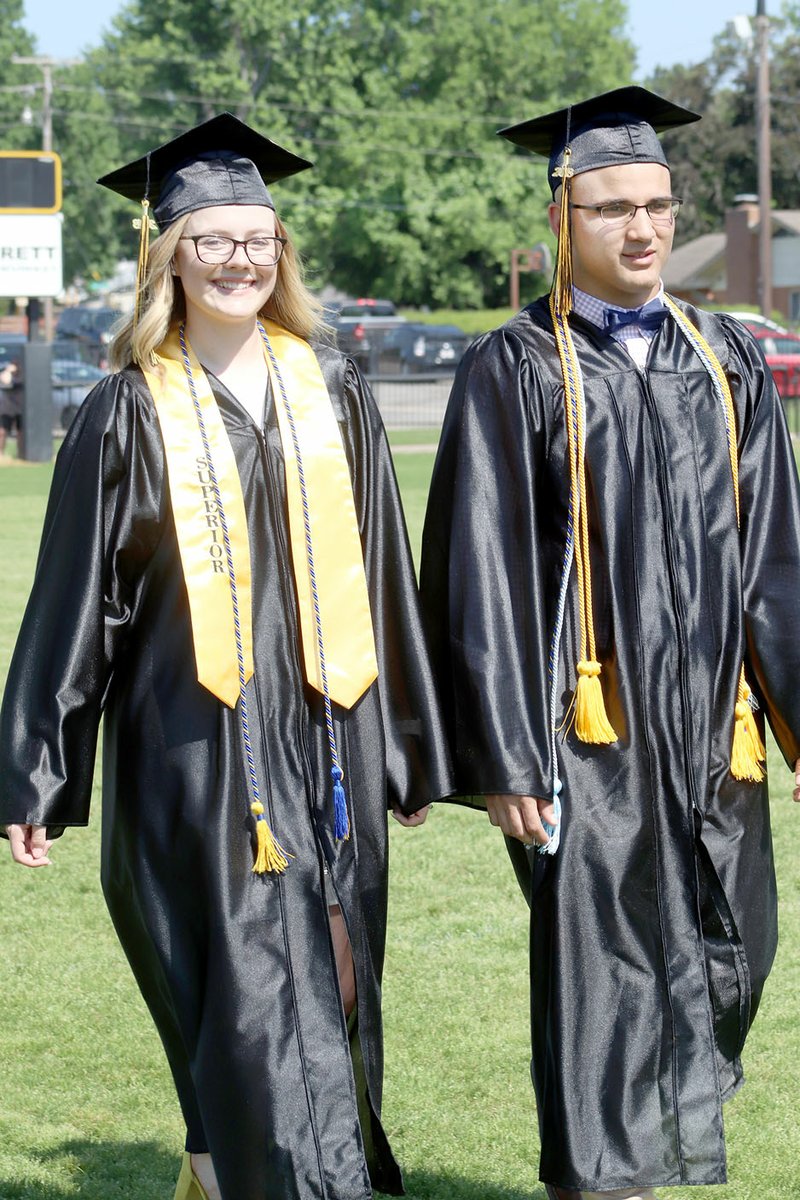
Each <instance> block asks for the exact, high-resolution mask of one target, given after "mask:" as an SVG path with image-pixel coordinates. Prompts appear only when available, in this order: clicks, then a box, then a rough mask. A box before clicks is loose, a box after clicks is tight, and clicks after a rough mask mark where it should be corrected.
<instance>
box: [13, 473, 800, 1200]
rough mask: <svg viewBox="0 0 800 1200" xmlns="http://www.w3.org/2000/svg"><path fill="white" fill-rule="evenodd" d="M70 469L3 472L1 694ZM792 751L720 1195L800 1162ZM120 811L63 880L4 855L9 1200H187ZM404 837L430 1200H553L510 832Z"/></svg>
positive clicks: (768, 1182) (73, 835)
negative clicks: (121, 928)
mask: <svg viewBox="0 0 800 1200" xmlns="http://www.w3.org/2000/svg"><path fill="white" fill-rule="evenodd" d="M431 467H432V455H431V454H430V453H429V452H412V453H403V454H398V456H397V470H398V477H399V479H400V484H401V488H402V490H403V494H404V499H405V502H406V506H407V512H408V516H409V524H410V526H411V537H412V544H413V545H414V548H415V552H416V550H417V547H418V545H419V534H420V523H421V519H422V513H423V509H424V501H425V494H426V490H427V486H428V481H429V477H430V471H431ZM49 475H50V471H49V468H45V467H24V466H8V467H5V466H4V467H0V522H1V523H2V530H3V533H2V547H3V588H2V592H0V681H2V679H3V678H4V677H5V671H6V668H7V663H8V659H9V656H10V653H11V648H12V644H13V638H14V635H15V631H16V628H17V625H18V622H19V618H20V614H21V610H22V606H23V603H24V600H25V595H26V591H27V587H28V583H29V580H30V576H31V572H32V569H33V563H34V559H35V555H36V548H37V539H38V531H39V528H40V525H41V520H42V516H43V512H44V504H45V494H46V488H47V483H48V479H49ZM771 749H772V751H773V753H772V765H773V770H774V783H773V801H774V803H773V812H774V826H775V845H776V855H777V869H778V880H779V887H780V892H781V947H780V950H779V955H778V961H777V963H776V966H775V969H774V972H773V975H772V977H771V980H770V982H769V985H768V988H767V992H766V996H765V998H764V1001H763V1005H762V1009H761V1011H760V1013H759V1016H758V1019H757V1021H756V1024H755V1028H754V1030H753V1033H752V1035H751V1037H750V1040H749V1042H748V1046H747V1050H746V1055H745V1067H746V1070H747V1073H748V1076H749V1082H748V1085H747V1087H746V1088H744V1090H743V1091H742V1092H741V1094H740V1095H739V1096H738V1097H737V1098H736V1099H735V1100H734V1101H733V1102H732V1103H731V1104H730V1105H728V1106H727V1108H726V1111H725V1116H726V1123H727V1131H728V1145H729V1154H730V1174H731V1178H732V1180H733V1182H732V1183H731V1184H730V1185H729V1186H727V1187H720V1188H716V1189H713V1190H712V1191H710V1192H709V1195H710V1196H713V1197H714V1198H715V1200H789V1198H790V1197H793V1196H795V1194H796V1192H797V1183H798V1172H799V1169H800V1168H799V1164H800V1133H799V1132H798V1124H797V1120H796V1116H795V1111H796V1105H797V1103H798V1100H800V1078H799V1076H800V1068H798V1063H800V1021H798V999H797V998H798V996H800V867H798V855H797V853H796V851H795V850H793V846H796V845H797V840H798V837H800V812H798V811H797V809H795V808H794V807H793V806H792V804H791V803H790V800H789V791H790V787H789V784H790V777H789V775H788V773H787V772H786V770H785V769H784V768H783V766H782V764H781V763H780V762H779V761H777V758H776V757H775V754H774V747H772V748H771ZM98 818H99V798H98V803H97V804H96V805H95V811H94V819H93V822H92V824H91V825H90V827H89V828H88V829H87V830H73V831H70V832H69V833H68V834H67V836H66V837H65V838H63V839H62V841H61V842H60V843H59V844H58V846H57V848H56V852H55V858H56V863H57V865H56V866H54V867H53V868H51V869H50V870H43V871H30V872H28V871H23V870H22V869H20V868H17V867H15V866H13V864H12V863H11V860H10V857H8V856H7V854H6V853H0V944H1V945H2V959H1V960H0V1200H68V1198H71V1197H75V1198H77V1200H169V1198H170V1197H171V1196H172V1189H173V1186H174V1180H175V1177H176V1175H177V1169H178V1159H179V1154H180V1149H181V1145H182V1136H183V1131H182V1124H181V1121H180V1117H179V1115H178V1109H177V1104H176V1102H175V1100H174V1098H173V1093H172V1085H171V1081H170V1079H169V1077H168V1073H167V1068H166V1064H165V1062H164V1059H163V1055H162V1052H161V1049H160V1045H159V1043H158V1041H157V1039H156V1035H155V1033H154V1031H153V1029H152V1027H151V1024H150V1021H149V1018H148V1016H147V1014H146V1013H145V1010H144V1006H143V1003H142V1001H141V1000H140V998H139V995H138V993H137V991H136V988H135V986H134V984H133V980H132V978H131V976H130V973H129V970H128V967H127V964H126V963H125V961H124V959H123V956H122V953H121V951H120V950H119V948H118V946H117V943H116V940H115V937H114V935H113V932H112V930H111V926H110V922H109V920H108V917H107V916H106V913H105V908H104V905H103V901H102V898H101V895H100V888H99V881H98V875H99V867H98V859H99V820H98ZM391 837H392V855H393V870H392V894H391V925H390V935H389V956H388V962H387V970H386V986H385V1018H386V1030H387V1046H386V1051H387V1072H386V1097H385V1106H384V1114H385V1118H386V1125H387V1129H388V1131H389V1134H390V1137H391V1138H392V1139H393V1142H394V1145H395V1149H396V1151H397V1153H398V1155H399V1157H400V1159H401V1161H402V1162H403V1164H404V1166H405V1170H406V1181H407V1186H408V1193H409V1196H410V1198H411V1200H544V1192H543V1189H542V1188H541V1186H540V1185H538V1184H537V1182H536V1175H537V1171H536V1157H537V1138H536V1131H535V1119H534V1109H533V1100H532V1095H531V1090H530V1085H529V1079H528V1057H529V1048H528V1018H527V1010H528V999H527V994H528V983H527V964H526V928H527V916H526V910H525V907H524V904H523V902H522V900H521V898H520V897H519V895H518V894H517V891H516V885H515V884H514V882H513V881H512V877H511V871H510V868H509V867H508V865H507V862H506V858H505V852H504V850H503V849H502V847H501V844H500V838H499V835H498V834H497V833H496V831H495V830H493V829H491V827H490V826H489V825H488V823H487V822H486V821H485V819H484V818H482V817H480V816H479V815H477V814H474V813H470V812H466V811H464V810H462V809H459V808H449V807H448V806H438V807H437V808H436V809H435V810H434V812H433V814H432V816H431V819H430V820H429V822H428V823H427V824H426V825H425V826H424V827H423V828H422V829H419V830H409V831H406V830H402V829H400V828H399V827H396V828H395V827H393V828H392V831H391ZM0 850H2V847H0ZM693 1195H694V1196H698V1195H700V1193H699V1192H698V1191H697V1190H696V1189H684V1190H681V1189H664V1190H663V1191H662V1192H661V1193H660V1196H661V1197H662V1200H678V1198H679V1197H688V1196H693ZM265 1200H268V1198H265Z"/></svg>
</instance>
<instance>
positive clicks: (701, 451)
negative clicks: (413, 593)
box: [421, 300, 800, 1190]
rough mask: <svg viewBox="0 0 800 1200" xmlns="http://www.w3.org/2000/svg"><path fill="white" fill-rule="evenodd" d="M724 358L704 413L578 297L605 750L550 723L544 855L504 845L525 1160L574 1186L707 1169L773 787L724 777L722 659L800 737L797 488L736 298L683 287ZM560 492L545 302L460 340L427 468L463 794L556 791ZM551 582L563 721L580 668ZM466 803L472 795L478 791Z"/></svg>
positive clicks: (443, 674)
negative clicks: (719, 395) (515, 925)
mask: <svg viewBox="0 0 800 1200" xmlns="http://www.w3.org/2000/svg"><path fill="white" fill-rule="evenodd" d="M686 311H687V312H688V313H689V315H690V317H691V319H692V320H693V321H695V322H696V324H697V325H698V326H699V328H700V330H701V332H702V333H703V334H704V336H705V337H706V339H707V340H708V341H709V342H710V343H711V344H712V346H713V347H714V349H715V350H716V352H717V354H718V356H719V357H720V359H721V361H722V363H723V365H724V367H725V369H726V372H727V374H728V376H729V379H730V382H731V385H732V390H733V396H734V401H735V406H736V415H737V429H738V439H739V450H740V457H741V466H740V487H741V510H742V527H741V535H739V533H737V528H736V516H735V508H734V496H733V486H732V480H731V467H730V461H729V457H728V448H727V443H726V435H725V425H724V420H723V416H722V410H721V408H720V407H718V402H717V400H715V398H714V394H713V392H712V389H711V386H710V383H709V380H708V377H707V375H706V373H705V371H704V369H703V368H702V367H701V365H700V363H699V361H698V359H697V358H696V357H695V355H694V353H693V352H692V351H691V350H690V348H689V346H688V345H687V343H686V341H685V340H684V338H683V336H682V335H681V334H680V333H679V331H678V330H677V328H676V325H675V322H674V320H673V319H672V318H669V319H668V320H667V321H666V323H665V324H664V326H663V327H662V328H661V329H660V331H659V332H658V333H657V334H656V337H655V340H654V342H653V344H652V346H651V349H650V355H649V360H648V368H647V371H646V373H644V372H642V371H640V370H639V369H638V368H637V367H636V366H635V365H634V363H633V362H632V360H631V358H630V357H629V355H628V353H627V352H626V350H625V349H624V347H622V346H620V345H618V344H617V343H616V342H615V341H613V340H612V339H611V338H609V337H607V336H606V335H605V334H604V333H602V332H600V331H599V330H596V329H595V328H594V327H593V326H591V325H590V324H588V323H587V322H585V321H583V320H582V319H581V318H580V317H577V316H573V317H571V318H570V323H571V326H572V330H573V335H574V339H575V344H576V348H577V352H578V356H579V358H580V362H581V365H582V368H583V374H584V384H585V389H586V408H587V449H586V464H587V479H588V487H589V510H590V537H591V561H592V571H593V577H592V578H593V587H594V614H595V626H596V631H597V641H598V658H599V659H600V661H601V662H602V664H603V681H604V691H605V695H606V701H607V708H608V712H609V716H610V718H611V721H612V723H613V725H614V727H615V729H616V730H617V732H618V734H619V740H618V742H617V743H616V744H615V745H612V746H608V747H603V746H588V745H584V744H582V743H581V742H579V741H578V740H577V739H576V738H575V736H574V734H572V735H570V736H568V737H567V738H566V739H565V740H564V739H563V738H562V737H559V738H558V740H557V756H558V764H559V774H560V777H561V779H562V781H563V788H564V790H563V794H562V799H563V804H564V815H563V823H562V831H563V832H562V843H561V848H560V850H559V851H558V853H557V854H556V855H555V856H554V857H549V856H544V855H537V854H531V852H530V851H526V850H525V849H524V847H523V846H522V844H521V843H519V842H511V843H509V849H510V851H511V854H512V858H513V860H514V864H515V868H516V870H517V874H518V876H519V878H520V882H521V884H522V886H523V889H524V891H525V892H526V895H527V896H528V899H529V901H530V902H531V933H530V937H531V943H530V944H531V980H532V1041H533V1065H532V1074H533V1080H534V1086H535V1090H536V1096H537V1107H538V1112H539V1121H540V1127H541V1143H542V1150H541V1161H540V1171H541V1177H542V1179H544V1180H546V1181H548V1182H550V1183H553V1184H556V1185H561V1186H563V1187H570V1188H585V1189H591V1190H610V1189H613V1188H622V1187H630V1186H633V1185H635V1184H640V1185H659V1184H660V1185H678V1184H713V1183H721V1182H723V1181H724V1180H725V1148H724V1140H723V1121H722V1101H723V1100H724V1099H725V1098H727V1097H728V1096H730V1095H731V1094H732V1093H733V1092H734V1091H735V1090H736V1089H737V1088H738V1087H739V1085H740V1084H741V1083H742V1079H743V1076H742V1066H741V1060H740V1052H741V1050H742V1046H743V1044H744V1040H745V1037H746V1034H747V1031H748V1029H749V1027H750V1024H751V1022H752V1020H753V1018H754V1016H755V1013H756V1009H757V1008H758V1004H759V1000H760V998H761V994H762V989H763V987H764V982H765V980H766V978H767V975H768V973H769V970H770V966H771V964H772V960H773V956H774V952H775V946H776V938H777V929H776V890H775V876H774V869H773V860H772V848H771V837H770V824H769V811H768V803H767V786H766V783H764V784H763V785H754V784H751V783H741V782H737V781H736V780H735V779H734V778H733V777H732V775H731V773H730V769H729V764H730V751H731V740H732V731H733V719H734V704H735V700H736V685H737V679H738V673H739V667H740V664H741V662H742V656H743V654H745V655H746V666H747V676H748V679H749V682H750V684H751V686H752V687H753V690H754V692H755V694H756V695H757V698H758V700H759V702H760V704H761V713H760V714H759V720H761V718H762V716H763V715H764V714H766V716H767V718H768V720H769V722H770V724H771V726H772V730H773V732H774V734H775V736H776V738H777V740H778V743H779V745H780V747H781V750H782V751H783V754H784V755H785V757H786V760H787V762H788V763H789V764H791V765H793V764H794V761H795V759H796V758H797V756H798V755H799V754H800V637H799V636H798V633H799V632H800V492H799V490H798V479H797V470H796V466H795V461H794V457H793V453H792V447H791V442H790V439H789V435H788V433H787V429H786V422H785V420H784V415H783V411H782V408H781V404H780V401H779V399H778V397H777V395H776V393H775V390H774V387H773V384H772V379H771V376H770V374H769V371H768V370H767V368H766V366H765V364H764V361H763V359H762V357H761V354H760V352H759V350H758V349H757V348H756V346H755V344H754V342H753V340H752V339H751V337H750V336H749V334H747V333H746V332H745V331H744V330H743V328H742V327H741V325H739V324H737V322H736V321H735V320H734V319H732V318H724V317H718V316H712V315H710V314H707V313H701V312H697V311H694V310H691V309H689V308H687V309H686ZM568 499H569V472H568V466H567V457H566V433H565V420H564V392H563V386H562V381H561V373H560V368H559V365H558V359H557V355H556V352H555V348H554V339H553V335H552V330H551V325H550V317H549V312H548V308H547V302H546V300H540V301H537V302H536V303H535V304H533V305H532V306H530V307H529V308H527V309H525V310H523V311H522V312H521V313H519V314H518V315H517V316H516V317H514V318H513V319H512V320H511V321H510V322H509V323H508V324H506V325H505V326H503V328H501V329H500V330H497V331H495V332H494V333H491V334H488V335H487V336H486V337H485V338H483V339H482V340H481V341H480V342H479V343H478V344H477V345H476V346H475V347H474V348H473V349H472V350H471V352H470V353H469V355H468V357H467V359H466V360H465V361H464V362H463V363H462V365H461V369H460V371H459V374H458V377H457V379H456V384H455V388H454V392H453V395H452V397H451V401H450V405H449V409H448V412H447V416H446V420H445V427H444V432H443V436H442V442H441V445H440V449H439V455H438V460H437V464H436V469H435V472H434V479H433V484H432V490H431V497H430V504H429V508H428V516H427V522H426V528H425V536H424V545H423V563H422V578H421V585H422V596H423V608H424V610H425V613H426V618H427V619H428V621H429V627H430V635H431V650H432V654H433V657H434V664H435V670H436V673H437V675H438V680H439V684H440V692H441V697H442V700H443V706H444V709H445V719H446V722H447V724H448V726H449V737H450V743H451V746H452V748H453V753H454V758H455V770H456V783H457V791H458V795H459V798H460V799H461V800H462V801H463V802H465V803H469V804H472V805H474V806H476V807H480V806H481V805H482V804H484V802H483V800H482V795H483V794H486V793H517V794H529V795H536V796H541V797H548V796H550V795H552V786H553V762H552V751H551V739H550V731H549V718H548V687H549V685H548V665H547V664H548V650H549V641H550V636H551V631H552V629H553V626H554V620H555V607H556V599H557V596H558V592H559V587H560V584H561V577H562V562H563V554H564V543H565V535H566V519H567V507H568ZM578 657H579V654H578V622H577V589H576V587H575V583H574V573H573V581H572V585H571V588H570V592H569V602H568V609H567V618H566V622H565V629H564V636H563V639H562V653H561V660H560V668H559V672H558V677H557V695H558V699H559V704H558V719H559V720H560V719H561V718H562V717H563V714H564V712H565V711H566V708H567V705H568V702H569V696H570V695H571V693H572V690H573V688H574V684H575V663H576V661H577V659H578ZM484 806H485V805H484Z"/></svg>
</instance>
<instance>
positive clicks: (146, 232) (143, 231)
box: [133, 200, 150, 329]
mask: <svg viewBox="0 0 800 1200" xmlns="http://www.w3.org/2000/svg"><path fill="white" fill-rule="evenodd" d="M133 225H134V228H136V226H137V225H138V226H139V253H138V256H137V258H136V295H135V297H134V302H133V327H134V329H135V328H136V326H137V325H138V324H139V317H140V316H141V312H142V300H143V297H144V281H145V277H146V275H147V259H148V255H149V254H150V201H149V200H143V201H142V215H141V218H140V219H139V220H138V221H134V222H133Z"/></svg>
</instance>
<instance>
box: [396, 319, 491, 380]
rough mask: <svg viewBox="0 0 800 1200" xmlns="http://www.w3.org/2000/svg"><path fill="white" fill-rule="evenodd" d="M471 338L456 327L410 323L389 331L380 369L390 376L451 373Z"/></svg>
mask: <svg viewBox="0 0 800 1200" xmlns="http://www.w3.org/2000/svg"><path fill="white" fill-rule="evenodd" d="M470 341H471V338H470V336H469V334H466V333H464V331H463V330H462V329H458V328H457V326H455V325H426V324H423V323H420V324H416V323H413V322H411V321H407V322H405V323H404V324H403V325H398V326H396V327H395V328H394V329H387V330H386V331H385V333H384V334H383V344H382V346H381V350H380V360H379V361H380V369H381V371H386V372H387V373H389V374H393V373H397V374H400V375H409V374H411V373H413V372H437V371H448V372H452V371H453V370H455V367H456V365H457V363H458V361H459V359H460V358H461V355H462V354H463V353H464V351H465V350H466V348H467V346H468V345H469V343H470Z"/></svg>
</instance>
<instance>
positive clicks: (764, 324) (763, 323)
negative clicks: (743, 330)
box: [723, 311, 787, 333]
mask: <svg viewBox="0 0 800 1200" xmlns="http://www.w3.org/2000/svg"><path fill="white" fill-rule="evenodd" d="M723 316H726V317H736V320H737V321H741V322H742V324H743V325H746V326H747V328H748V329H749V330H750V332H751V333H757V332H758V331H759V330H772V332H773V333H786V332H787V330H786V329H784V327H783V325H778V324H777V323H776V322H775V321H772V320H770V318H769V317H765V316H763V315H762V314H761V313H760V312H749V311H740V312H723Z"/></svg>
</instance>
